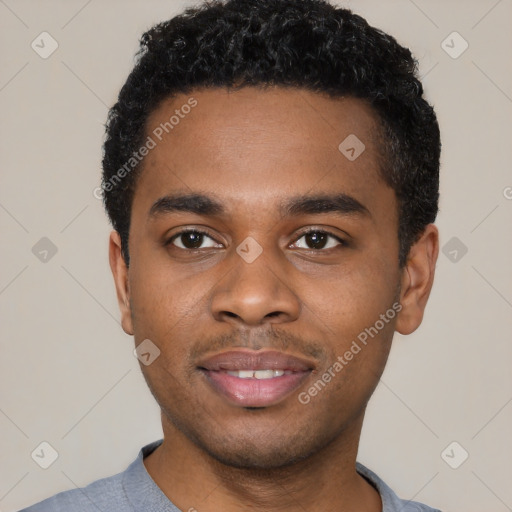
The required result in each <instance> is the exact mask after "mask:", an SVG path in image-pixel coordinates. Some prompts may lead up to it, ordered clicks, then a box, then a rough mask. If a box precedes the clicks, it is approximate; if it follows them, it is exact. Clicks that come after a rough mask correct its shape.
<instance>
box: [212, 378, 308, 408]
mask: <svg viewBox="0 0 512 512" xmlns="http://www.w3.org/2000/svg"><path fill="white" fill-rule="evenodd" d="M202 372H203V373H204V375H206V377H207V380H208V382H209V384H211V385H212V387H213V388H214V390H215V391H218V392H219V393H221V394H222V395H224V397H226V398H227V399H228V401H230V402H231V403H233V404H235V405H238V406H241V407H268V406H270V405H275V404H276V403H278V402H280V401H281V400H283V399H284V398H285V397H286V396H287V395H289V394H290V393H291V392H292V391H294V390H296V389H297V388H298V387H299V386H300V385H301V384H302V382H303V381H304V380H305V379H306V378H307V377H308V375H309V374H310V373H311V371H305V372H293V373H291V374H287V375H281V376H280V377H274V378H272V379H254V378H253V379H241V378H239V377H235V376H233V375H229V374H228V373H226V372H223V371H214V370H202Z"/></svg>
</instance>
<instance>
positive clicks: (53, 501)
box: [20, 473, 132, 512]
mask: <svg viewBox="0 0 512 512" xmlns="http://www.w3.org/2000/svg"><path fill="white" fill-rule="evenodd" d="M123 474H124V473H119V474H117V475H114V476H111V477H108V478H103V479H101V480H96V481H95V482H92V483H91V484H89V485H88V486H86V487H82V488H80V489H71V490H69V491H64V492H61V493H59V494H56V495H55V496H52V497H51V498H48V499H46V500H44V501H41V502H39V503H36V504H35V505H32V506H30V507H28V508H25V509H23V510H21V511H20V512H75V511H77V512H78V511H80V512H89V511H91V512H98V510H109V511H116V512H124V511H125V510H126V511H131V510H132V509H131V507H130V505H129V502H128V501H127V497H126V494H125V493H124V491H123V484H122V481H123Z"/></svg>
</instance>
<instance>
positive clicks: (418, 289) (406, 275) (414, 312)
mask: <svg viewBox="0 0 512 512" xmlns="http://www.w3.org/2000/svg"><path fill="white" fill-rule="evenodd" d="M438 254H439V232H438V230H437V228H436V226H434V224H429V225H427V227H426V228H425V230H424V232H423V234H422V235H421V237H420V238H419V239H418V241H417V242H416V243H415V244H414V245H413V246H412V247H411V250H410V251H409V256H408V258H407V263H406V265H405V267H404V269H403V270H402V282H401V292H400V304H401V305H402V310H401V311H400V313H399V315H398V318H397V322H396V326H395V329H396V331H397V332H399V333H400V334H411V333H412V332H414V331H415V330H416V329H417V328H418V327H419V326H420V324H421V321H422V320H423V313H424V311H425V307H426V305H427V301H428V297H429V295H430V291H431V290H432V285H433V283H434V274H435V266H436V261H437V256H438Z"/></svg>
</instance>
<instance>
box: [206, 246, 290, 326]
mask: <svg viewBox="0 0 512 512" xmlns="http://www.w3.org/2000/svg"><path fill="white" fill-rule="evenodd" d="M264 252H266V256H263V255H261V256H260V257H258V258H257V259H256V260H255V261H253V262H251V263H247V262H246V261H243V260H242V259H239V260H238V261H237V262H236V263H235V268H234V269H233V270H232V271H231V272H228V274H227V275H226V276H225V277H224V279H222V280H221V282H219V284H218V285H217V286H216V287H215V288H214V290H213V297H212V301H211V308H212V314H213V316H214V318H215V319H216V320H217V321H222V322H229V323H234V324H237V326H238V327H240V325H246V326H257V325H262V324H265V323H285V322H293V321H294V320H296V319H297V318H298V317H299V313H300V301H299V299H298V297H297V295H296V294H295V292H294V291H293V290H292V288H291V284H290V283H289V278H287V276H286V274H285V273H284V268H283V267H284V263H281V264H279V263H276V262H273V261H271V259H270V253H269V251H264ZM234 257H235V258H239V257H238V255H234Z"/></svg>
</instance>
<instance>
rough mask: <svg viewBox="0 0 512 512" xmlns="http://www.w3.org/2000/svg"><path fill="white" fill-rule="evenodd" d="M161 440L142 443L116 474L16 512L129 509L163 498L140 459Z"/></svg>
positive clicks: (128, 511) (112, 511)
mask: <svg viewBox="0 0 512 512" xmlns="http://www.w3.org/2000/svg"><path fill="white" fill-rule="evenodd" d="M161 443H162V439H160V440H158V441H154V442H153V443H150V444H148V445H146V446H144V447H143V448H142V449H141V450H140V451H139V454H138V456H137V458H136V459H135V460H134V461H133V462H132V463H131V464H130V465H129V466H128V468H127V469H126V470H125V471H123V472H121V473H118V474H117V475H114V476H109V477H107V478H102V479H101V480H96V481H94V482H92V483H91V484H89V485H88V486H86V487H82V488H77V489H71V490H69V491H64V492H61V493H59V494H56V495H55V496H52V497H51V498H48V499H46V500H44V501H41V502H39V503H36V504H35V505H32V506H30V507H28V508H25V509H23V510H21V511H20V512H98V511H103V510H105V511H106V510H108V511H109V512H133V510H134V508H136V509H141V510H145V509H146V508H147V507H145V505H146V504H147V502H148V501H149V502H150V503H151V500H152V501H153V502H155V500H156V502H160V503H161V502H165V501H166V499H164V495H163V494H162V492H161V491H160V490H159V489H158V487H157V486H156V484H155V483H154V482H153V481H152V480H151V478H150V477H149V475H148V473H147V472H146V470H145V468H144V463H143V459H144V457H145V456H147V455H149V454H150V453H151V452H152V451H154V450H155V449H156V448H157V447H158V446H159V445H160V444H161ZM162 509H166V508H165V507H163V508H162ZM166 510H167V509H166ZM170 510H173V509H170Z"/></svg>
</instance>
